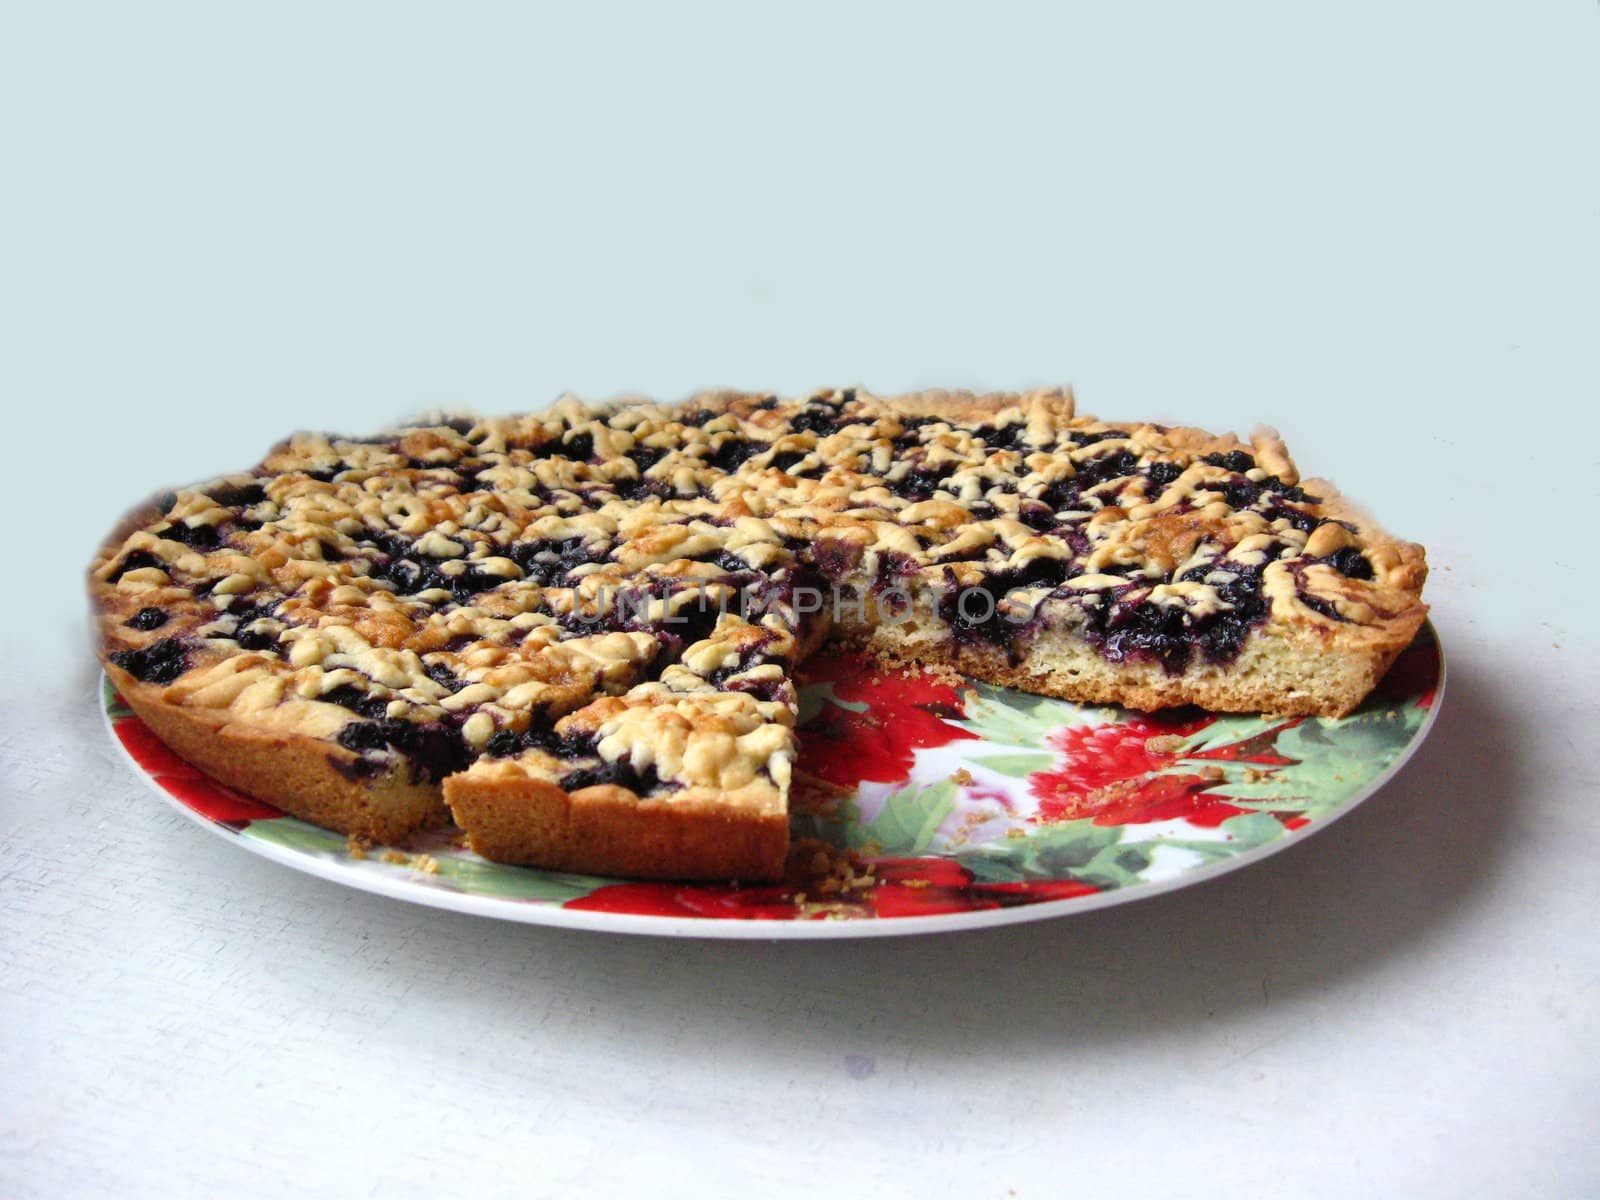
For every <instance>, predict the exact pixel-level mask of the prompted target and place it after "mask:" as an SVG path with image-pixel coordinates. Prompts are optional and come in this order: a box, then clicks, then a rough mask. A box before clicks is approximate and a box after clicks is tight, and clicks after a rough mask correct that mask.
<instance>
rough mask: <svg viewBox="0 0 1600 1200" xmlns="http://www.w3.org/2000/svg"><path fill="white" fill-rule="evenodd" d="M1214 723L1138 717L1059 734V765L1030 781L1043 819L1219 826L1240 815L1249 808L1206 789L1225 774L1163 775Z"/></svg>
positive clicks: (1054, 742) (1053, 738)
mask: <svg viewBox="0 0 1600 1200" xmlns="http://www.w3.org/2000/svg"><path fill="white" fill-rule="evenodd" d="M1214 720H1216V718H1215V717H1212V716H1200V717H1196V718H1193V719H1188V718H1179V719H1178V720H1170V719H1165V720H1164V719H1161V718H1158V717H1134V718H1132V719H1131V720H1128V721H1125V722H1122V723H1120V724H1107V725H1074V726H1070V727H1068V728H1066V729H1062V730H1058V731H1057V732H1055V733H1053V734H1051V735H1050V739H1049V741H1050V745H1051V746H1052V747H1053V748H1054V749H1056V750H1058V751H1060V752H1061V755H1062V759H1061V764H1060V765H1059V766H1058V767H1057V768H1056V769H1055V770H1053V771H1039V772H1037V773H1035V774H1034V775H1033V776H1032V777H1031V778H1030V779H1029V781H1028V789H1029V791H1031V792H1032V793H1033V794H1034V795H1035V796H1036V797H1038V800H1039V817H1040V819H1041V820H1044V821H1069V820H1081V819H1082V818H1084V817H1092V818H1094V822H1095V824H1097V825H1138V824H1146V823H1149V822H1152V821H1167V820H1174V819H1177V818H1182V819H1184V820H1187V821H1190V822H1192V823H1193V824H1196V825H1220V824H1221V823H1222V822H1223V821H1225V820H1227V819H1228V818H1229V817H1232V816H1237V815H1238V814H1239V813H1241V812H1244V811H1245V810H1244V809H1241V808H1238V807H1236V806H1234V805H1232V804H1229V803H1228V802H1227V801H1226V800H1224V799H1223V798H1221V797H1219V796H1212V795H1208V794H1207V792H1206V788H1207V787H1209V786H1210V785H1211V784H1212V783H1215V782H1216V781H1217V779H1218V778H1220V773H1219V772H1216V771H1214V770H1213V771H1197V772H1188V771H1185V772H1178V773H1175V774H1163V773H1162V772H1165V771H1166V770H1167V768H1169V767H1171V766H1172V765H1173V764H1175V763H1176V762H1177V761H1178V758H1179V755H1178V751H1179V748H1180V746H1181V744H1182V742H1183V739H1185V738H1186V737H1188V736H1189V735H1190V734H1192V733H1195V732H1198V731H1199V730H1201V729H1204V728H1205V727H1206V726H1207V725H1209V724H1211V723H1212V722H1213V721H1214Z"/></svg>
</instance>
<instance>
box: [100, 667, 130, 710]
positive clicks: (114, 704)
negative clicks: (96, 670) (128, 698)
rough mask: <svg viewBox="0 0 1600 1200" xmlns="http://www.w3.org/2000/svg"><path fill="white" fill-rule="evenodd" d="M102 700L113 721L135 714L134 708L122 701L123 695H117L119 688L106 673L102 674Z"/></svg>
mask: <svg viewBox="0 0 1600 1200" xmlns="http://www.w3.org/2000/svg"><path fill="white" fill-rule="evenodd" d="M100 701H101V703H102V704H104V705H105V708H106V715H107V716H108V717H110V718H111V719H112V720H113V721H115V720H118V719H120V718H122V717H131V716H133V709H131V708H129V707H128V706H127V705H126V704H124V703H122V697H121V696H119V695H117V689H116V688H114V687H113V686H112V685H111V680H110V678H109V677H108V676H105V675H102V676H100Z"/></svg>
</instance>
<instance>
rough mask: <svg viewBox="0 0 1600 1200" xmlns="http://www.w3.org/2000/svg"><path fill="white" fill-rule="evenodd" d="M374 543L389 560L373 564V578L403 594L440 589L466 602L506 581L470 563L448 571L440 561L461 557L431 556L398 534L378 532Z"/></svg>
mask: <svg viewBox="0 0 1600 1200" xmlns="http://www.w3.org/2000/svg"><path fill="white" fill-rule="evenodd" d="M372 542H373V544H374V545H376V546H377V547H378V548H379V550H381V551H382V552H383V555H384V556H385V559H386V561H382V562H377V563H374V564H373V566H372V568H371V569H370V571H369V572H368V573H369V574H370V576H371V577H372V578H373V579H382V580H386V581H388V582H389V583H391V584H393V585H394V589H395V591H396V592H398V593H399V594H400V595H402V596H414V595H416V594H417V593H418V592H426V591H431V590H433V589H435V588H439V589H443V590H444V591H447V592H449V593H450V595H451V597H452V598H453V599H454V600H455V601H456V603H458V604H466V603H467V602H468V601H470V600H471V599H472V597H473V596H475V595H477V594H478V593H479V592H485V591H488V590H489V589H490V588H493V587H498V586H500V584H502V583H504V582H505V580H504V579H502V578H501V577H500V576H498V575H490V574H487V573H486V572H483V571H480V570H479V569H478V568H477V567H475V566H472V565H471V564H468V565H467V566H466V567H465V568H464V569H463V570H461V571H460V572H458V573H456V574H447V573H446V572H444V571H443V570H441V569H440V566H441V564H442V563H445V562H450V561H460V560H451V559H440V558H432V557H429V556H428V555H426V554H423V553H421V552H419V551H418V550H417V548H416V547H415V546H414V545H413V544H412V543H410V542H408V541H407V540H406V539H404V538H402V537H400V536H399V535H398V534H392V533H381V534H377V535H375V536H373V537H372Z"/></svg>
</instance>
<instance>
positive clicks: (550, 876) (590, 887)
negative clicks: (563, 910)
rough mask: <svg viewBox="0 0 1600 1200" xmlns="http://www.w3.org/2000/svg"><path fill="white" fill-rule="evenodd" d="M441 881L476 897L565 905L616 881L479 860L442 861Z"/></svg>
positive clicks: (444, 859) (439, 872)
mask: <svg viewBox="0 0 1600 1200" xmlns="http://www.w3.org/2000/svg"><path fill="white" fill-rule="evenodd" d="M437 861H438V864H439V871H438V875H437V878H439V879H443V880H447V881H449V882H450V883H452V884H454V885H455V887H456V888H458V889H459V890H460V891H463V892H466V893H467V894H468V895H472V896H498V897H503V898H505V899H510V900H547V901H553V902H556V903H565V902H566V901H568V900H576V899H578V898H579V897H582V896H587V895H588V894H589V893H590V892H592V891H594V890H595V888H597V887H601V886H603V885H605V884H607V883H612V882H615V881H614V880H609V879H601V878H598V877H596V876H592V875H568V874H564V873H562V872H559V871H537V870H534V869H533V868H532V867H513V866H506V865H504V864H502V863H492V862H483V861H481V860H479V859H475V858H441V859H438V860H437Z"/></svg>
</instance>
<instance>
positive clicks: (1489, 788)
mask: <svg viewBox="0 0 1600 1200" xmlns="http://www.w3.org/2000/svg"><path fill="white" fill-rule="evenodd" d="M0 138H3V141H0V398H3V402H4V404H5V412H6V419H7V421H8V422H9V425H8V427H9V428H10V429H11V431H12V433H11V436H10V437H8V438H7V439H6V442H5V480H4V487H5V493H4V496H5V499H4V505H5V507H4V519H5V522H6V525H5V528H6V531H7V532H6V533H5V535H4V544H5V549H6V565H5V568H4V570H5V576H4V582H3V586H0V603H3V604H4V613H3V618H4V619H3V622H0V632H3V636H4V638H5V643H4V660H3V662H0V672H3V675H0V684H3V688H4V690H3V694H4V695H5V697H6V700H5V705H6V711H5V716H4V721H3V724H0V747H3V769H4V779H3V792H0V838H3V840H0V1193H4V1194H5V1195H7V1196H32V1195H38V1196H52V1197H53V1196H61V1195H113V1194H120V1195H146V1194H148V1195H159V1196H162V1197H171V1196H186V1195H218V1194H226V1195H230V1196H237V1197H245V1196H254V1195H262V1196H278V1195H281V1194H283V1193H282V1190H281V1180H282V1178H283V1177H284V1176H289V1177H292V1179H293V1181H294V1188H295V1192H296V1194H299V1195H303V1196H323V1195H341V1194H342V1195H348V1194H357V1195H360V1194H365V1193H367V1192H369V1191H374V1192H377V1191H383V1190H386V1189H385V1187H384V1185H390V1186H389V1188H388V1189H387V1190H390V1191H393V1192H420V1191H422V1190H423V1189H424V1188H425V1187H427V1186H430V1185H438V1186H440V1187H441V1188H443V1189H446V1194H458V1195H468V1194H470V1195H496V1194H518V1195H522V1194H528V1195H535V1194H560V1193H568V1194H583V1195H593V1194H608V1193H609V1194H617V1193H621V1192H631V1193H635V1194H651V1195H685V1196H708V1195H712V1196H714V1195H744V1194H750V1193H751V1192H752V1191H754V1190H756V1189H759V1192H758V1194H763V1195H774V1196H779V1195H807V1196H810V1195H815V1194H817V1193H818V1192H819V1190H821V1191H825V1192H830V1193H831V1192H839V1193H843V1194H863V1195H896V1194H902V1193H904V1192H906V1191H909V1190H910V1189H911V1188H912V1186H913V1185H914V1186H915V1190H916V1191H917V1192H918V1193H920V1194H927V1195H936V1196H937V1195H951V1196H961V1197H969V1196H971V1197H982V1196H992V1197H1000V1198H1004V1197H1009V1196H1011V1195H1012V1194H1015V1195H1016V1196H1019V1197H1040V1196H1055V1195H1065V1194H1069V1193H1077V1194H1084V1195H1106V1194H1110V1193H1113V1192H1115V1193H1118V1194H1128V1193H1131V1194H1176V1193H1178V1192H1180V1191H1181V1192H1182V1193H1183V1194H1185V1195H1188V1196H1195V1197H1201V1196H1211V1195H1216V1196H1229V1197H1234V1196H1244V1195H1284V1194H1294V1195H1325V1196H1335V1197H1344V1196H1351V1195H1404V1196H1423V1195H1434V1194H1436V1195H1440V1196H1495V1197H1504V1196H1517V1195H1543V1196H1566V1197H1570V1196H1582V1195H1597V1194H1600V1150H1597V1147H1596V1143H1595V1133H1596V1129H1597V1124H1600V1065H1597V1064H1600V940H1597V937H1596V916H1595V914H1596V912H1597V910H1600V870H1597V864H1600V802H1597V800H1596V795H1595V793H1596V778H1597V773H1600V763H1597V761H1596V758H1597V756H1596V753H1595V749H1594V735H1593V729H1594V725H1595V720H1596V716H1597V686H1596V684H1597V678H1596V676H1597V672H1596V666H1595V661H1596V651H1597V649H1600V646H1597V639H1596V635H1595V632H1594V621H1595V614H1594V598H1593V597H1594V589H1595V587H1596V584H1597V583H1600V579H1597V574H1596V571H1595V567H1594V563H1595V559H1596V550H1595V545H1594V534H1593V528H1594V519H1595V518H1594V513H1595V511H1596V502H1597V500H1600V495H1597V493H1600V488H1597V485H1596V479H1597V475H1596V469H1597V459H1600V451H1597V448H1596V447H1597V439H1596V434H1597V432H1600V429H1597V424H1600V422H1597V420H1596V417H1595V405H1596V402H1597V401H1600V353H1597V338H1596V333H1597V329H1600V283H1597V280H1600V235H1597V228H1600V220H1597V218H1600V165H1597V164H1600V155H1597V148H1600V7H1597V5H1596V4H1594V3H1593V2H1581V3H1580V2H1579V0H1569V2H1565V3H1561V2H1555V0H1546V2H1532V0H1530V2H1527V3H1482V2H1470V0H1457V2H1455V3H1433V4H1429V3H1404V2H1400V3H1350V2H1347V3H1339V4H1335V3H1322V4H1309V3H1307V4H1284V3H1263V4H1259V5H1247V4H1239V3H1230V4H1204V5H1202V4H1175V3H1174V4H1122V5H1112V4H1105V5H1094V6H1088V5H1085V6H1082V7H1069V6H1065V5H1061V6H1056V5H1049V6H1046V5H1036V6H1012V5H998V4H987V5H983V6H977V5H974V6H970V8H965V9H961V10H956V9H946V8H943V7H938V8H935V7H933V6H921V5H919V6H913V7H906V8H901V7H890V6H876V5H841V6H824V5H819V4H806V5H788V6H784V7H783V8H782V9H781V10H780V9H778V8H776V7H771V8H769V7H765V6H749V7H746V6H737V5H729V6H726V7H720V8H712V7H706V6H694V7H691V8H684V7H681V6H670V5H660V6H649V7H644V6H640V7H617V6H604V7H602V6H594V7H585V6H581V5H563V6H553V7H551V8H541V7H536V6H534V5H503V6H496V5H488V4H461V5H436V6H426V7H423V6H409V5H383V6H370V7H365V6H352V5H321V4H315V5H273V6H264V5H262V6H244V5H215V4H195V5H192V6H187V7H180V6H176V5H171V4H138V5H135V4H119V5H107V6H104V7H85V6H81V5H72V4H53V5H32V6H26V5H14V6H8V8H7V10H6V15H5V16H4V17H3V18H0ZM1061 381H1071V382H1073V383H1075V384H1076V385H1077V388H1078V392H1079V396H1080V402H1081V404H1082V405H1083V407H1086V408H1088V409H1090V410H1093V411H1096V412H1100V413H1102V414H1103V415H1106V416H1108V417H1168V418H1177V419H1181V420H1183V421H1185V422H1189V423H1195V424H1202V425H1210V426H1216V427H1236V428H1237V427H1248V426H1250V425H1252V424H1254V423H1255V422H1256V421H1258V420H1265V421H1268V422H1271V423H1275V424H1277V425H1278V426H1279V427H1280V428H1281V429H1282V430H1283V432H1284V434H1285V435H1286V437H1287V438H1288V440H1289V442H1290V445H1291V446H1292V447H1293V448H1295V450H1296V451H1297V454H1298V457H1299V458H1300V459H1301V461H1302V464H1303V465H1304V466H1305V467H1306V468H1307V471H1308V473H1311V474H1319V473H1328V474H1332V475H1333V476H1334V477H1335V478H1336V479H1337V480H1338V481H1339V483H1340V484H1341V485H1342V486H1343V487H1344V488H1345V489H1346V490H1347V491H1348V492H1350V493H1352V494H1353V495H1354V496H1356V497H1357V498H1359V499H1361V500H1364V501H1365V502H1367V503H1368V504H1370V505H1371V507H1373V508H1374V509H1375V510H1376V511H1378V512H1379V513H1380V514H1382V516H1383V518H1384V519H1385V521H1386V522H1387V523H1388V524H1390V525H1391V526H1392V527H1394V528H1395V529H1396V530H1397V531H1399V532H1401V533H1404V534H1406V535H1408V536H1411V537H1414V538H1416V539H1418V540H1420V541H1422V542H1424V543H1426V544H1427V546H1428V547H1429V552H1430V558H1431V560H1432V562H1433V564H1434V575H1433V578H1432V580H1431V581H1430V583H1429V590H1428V597H1429V599H1430V600H1431V602H1432V603H1433V605H1434V615H1435V619H1436V622H1437V624H1438V626H1439V629H1440V631H1441V635H1442V637H1443V639H1444V642H1445V644H1446V647H1447V649H1448V651H1449V653H1450V655H1451V657H1452V669H1453V679H1452V686H1451V696H1450V701H1449V703H1448V705H1447V709H1446V711H1445V712H1444V713H1443V715H1442V718H1441V721H1440V724H1439V726H1438V728H1437V731H1436V733H1435V735H1434V737H1433V738H1432V739H1431V740H1430V742H1429V744H1428V745H1427V746H1426V747H1425V748H1424V749H1423V751H1422V752H1421V753H1420V755H1419V756H1418V757H1417V758H1416V759H1415V760H1413V762H1412V764H1411V765H1410V766H1409V767H1408V768H1407V769H1406V771H1405V772H1404V774H1403V775H1402V777H1401V778H1400V779H1399V780H1398V781H1397V782H1396V783H1395V784H1394V785H1393V786H1391V787H1389V788H1388V789H1386V790H1385V792H1384V793H1383V794H1382V795H1381V796H1380V797H1378V798H1377V799H1375V800H1374V801H1372V802H1371V803H1369V804H1368V805H1367V806H1366V807H1365V808H1363V809H1362V810H1360V811H1358V812H1356V813H1355V814H1353V815H1352V816H1351V817H1350V818H1348V819H1347V820H1346V821H1343V822H1341V823H1340V824H1339V825H1337V826H1335V827H1334V828H1332V829H1330V830H1329V831H1328V832H1327V833H1325V834H1322V835H1319V836H1317V837H1316V838H1313V839H1311V840H1310V841H1308V842H1307V843H1306V844H1305V845H1302V846H1299V847H1297V848H1294V849H1291V850H1290V851H1288V852H1286V853H1285V854H1283V855H1281V856H1279V857H1277V858H1275V859H1273V860H1271V861H1270V862H1267V863H1264V864H1262V865H1260V866H1258V867H1253V868H1250V869H1247V870H1244V871H1241V872H1239V873H1237V874H1236V875H1233V876H1230V877H1228V878H1226V879H1224V880H1221V881H1218V882H1215V883H1211V884H1208V885H1206V886H1203V887H1199V888H1195V889H1192V890H1190V891H1187V892H1183V893H1179V894H1176V895H1173V896H1168V897H1165V898H1161V899H1156V900H1151V901H1148V902H1146V903H1142V904H1138V905H1134V906H1131V907H1128V908H1123V909H1118V910H1113V911H1108V912H1105V913H1098V914H1092V915H1086V916H1082V917H1078V918H1072V919H1066V920H1061V921H1057V922H1053V923H1047V924H1041V925H1034V926H1026V927H1017V928H1011V929H1006V930H1000V931H994V932H988V933H979V934H971V935H962V936H957V937H946V938H926V939H915V940H910V941H905V942H872V943H862V944H828V945H762V944H751V945H740V944H727V945H722V944H699V943H682V942H673V943H669V942H653V941H649V940H635V939H622V938H616V937H607V936H602V935H586V934H575V933H561V932H554V931H548V930H540V929H532V928H522V927H506V926H500V925H496V924H493V923H489V922H486V921H481V920H475V919H472V918H468V917H462V916H455V915H450V914H446V913H441V912H434V911H428V910H422V909H415V908H411V907H408V906H405V905H402V904H399V903H395V902H392V901H386V900H382V899H378V898H375V897H370V896H366V895H360V894H354V893H350V892H347V891H343V890H341V889H339V888H338V887H336V886H334V885H331V884H326V883H322V882H318V881H315V880H311V879H307V878H303V877H300V876H297V875H295V874H293V873H291V872H289V871H286V870H283V869H281V868H278V867H275V866H273V865H271V864H269V863H266V862H263V861H260V860H256V859H253V858H251V857H249V856H247V855H245V854H242V853H240V852H239V851H238V850H236V849H233V848H230V847H228V846H226V845H224V844H222V843H221V842H219V841H216V840H214V839H211V838H209V837H207V836H206V835H205V834H204V833H202V832H200V831H199V830H197V829H194V828H192V827H190V826H188V825H186V824H184V823H183V822H182V821H181V818H179V817H177V816H175V815H172V814H170V813H168V812H167V811H165V810H164V809H163V808H161V807H160V805H159V803H158V802H157V801H156V800H154V798H153V797H151V796H150V795H149V794H148V793H146V792H145V791H144V789H143V787H142V786H141V785H139V784H138V783H136V782H135V781H134V780H133V779H132V778H131V776H130V775H129V773H128V771H127V770H125V769H124V768H123V767H122V766H121V765H120V764H119V762H118V761H117V760H116V759H115V757H114V755H113V753H112V751H111V749H110V748H109V746H108V745H107V743H106V740H105V738H104V736H103V734H102V733H101V730H100V727H99V724H98V718H97V716H96V715H95V710H94V703H95V702H94V695H93V693H94V681H95V678H96V671H95V668H94V665H93V663H92V659H91V655H90V653H89V650H88V648H87V645H86V639H85V637H84V632H83V630H84V625H83V603H82V600H81V583H80V573H81V571H82V568H83V566H84V564H85V563H86V561H87V559H88V557H89V555H90V553H91V550H92V547H93V545H94V543H95V542H96V540H97V539H98V538H99V536H101V534H102V533H103V532H105V530H106V529H107V528H108V527H109V526H110V525H111V524H112V523H113V521H114V520H115V518H116V516H117V515H118V514H119V513H120V512H121V511H122V510H123V509H124V508H125V507H127V506H129V505H131V504H132V503H133V502H134V501H136V500H139V499H140V498H142V497H143V496H144V495H146V494H148V493H150V492H153V491H155V490H157V489H159V488H161V487H163V486H165V485H167V484H171V483H174V482H180V481H187V480H190V479H194V478H197V477H200V476H204V475H207V474H211V473H214V472H216V471H218V470H221V469H225V468H233V467H239V466H243V465H246V464H248V463H249V462H251V461H253V460H254V459H255V458H256V457H257V456H258V455H259V453H260V452H261V451H262V450H263V449H264V448H265V446H266V445H267V444H268V443H270V442H271V441H273V440H275V439H277V438H278V437H280V436H282V435H283V434H284V433H286V432H288V431H289V430H291V429H294V428H296V427H301V426H317V427H332V428H339V429H347V430H351V431H358V432H359V431H367V430H370V429H372V428H375V427H377V426H378V425H380V424H382V423H384V422H387V421H389V420H390V419H392V418H394V417H397V416H400V415H403V414H406V413H409V412H414V411H416V410H419V409H422V408H425V407H428V406H432V405H437V404H452V405H460V406H469V407H473V408H477V409H479V410H484V411H505V410H510V409H514V408H517V407H526V406H529V405H535V404H541V403H544V402H546V401H548V400H549V399H550V398H551V397H553V396H554V395H555V394H556V393H558V392H559V391H561V390H563V389H572V390H574V391H578V392H580V393H584V394H588V395H608V394H611V393H614V392H617V391H620V390H624V389H638V390H643V391H648V392H651V393H654V394H657V395H662V396H667V397H674V396H679V395H682V394H684V393H686V392H688V391H689V390H691V389H693V388H696V387H701V386H706V385H712V384H730V385H738V386H746V387H752V388H780V389H786V390H799V389H804V388H809V387H812V386H816V385H820V384H845V383H861V384H865V385H867V386H869V387H872V388H874V389H876V390H880V391H891V390H896V389H905V388H910V387H916V386H923V385H944V386H985V387H1020V386H1024V385H1029V384H1034V383H1042V382H1061ZM19 421H20V429H19V426H18V422H19ZM852 1067H853V1068H854V1069H853V1070H852V1069H851V1068H852ZM858 1076H859V1077H858ZM757 1181H759V1182H757Z"/></svg>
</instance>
